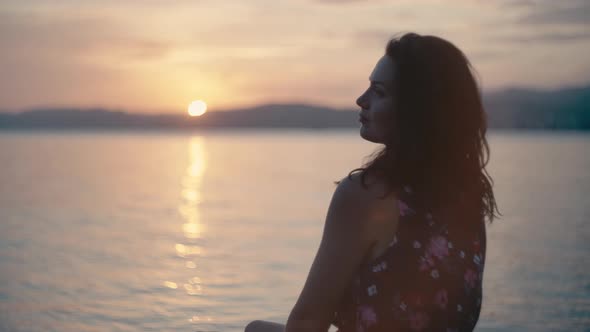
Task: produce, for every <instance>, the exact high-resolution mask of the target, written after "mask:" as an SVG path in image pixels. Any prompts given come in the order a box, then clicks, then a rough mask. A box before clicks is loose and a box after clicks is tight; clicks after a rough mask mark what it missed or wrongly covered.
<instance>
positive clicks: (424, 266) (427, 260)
mask: <svg viewBox="0 0 590 332" xmlns="http://www.w3.org/2000/svg"><path fill="white" fill-rule="evenodd" d="M433 266H434V259H432V256H431V255H430V253H428V252H427V253H425V254H424V256H423V257H420V271H426V270H430V268H431V267H433Z"/></svg>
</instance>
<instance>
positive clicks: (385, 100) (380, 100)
mask: <svg viewBox="0 0 590 332" xmlns="http://www.w3.org/2000/svg"><path fill="white" fill-rule="evenodd" d="M394 74H395V65H394V62H393V59H392V58H391V57H389V56H387V55H384V56H383V57H382V58H381V59H380V60H379V61H378V62H377V65H376V66H375V69H373V72H372V73H371V75H370V76H369V81H370V86H369V88H368V89H367V90H366V91H365V92H364V93H363V94H362V95H361V96H360V97H358V98H357V100H356V104H357V105H359V106H360V107H361V111H360V118H359V121H360V122H361V132H360V134H361V137H362V138H364V139H366V140H367V141H370V142H374V143H385V142H386V141H387V138H388V136H389V135H391V134H392V130H393V129H392V126H393V124H394V122H393V115H394V112H395V109H394V96H393V94H394V86H393V79H394Z"/></svg>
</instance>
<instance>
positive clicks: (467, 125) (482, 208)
mask: <svg viewBox="0 0 590 332" xmlns="http://www.w3.org/2000/svg"><path fill="white" fill-rule="evenodd" d="M385 53H386V55H387V56H390V57H391V58H392V59H393V60H394V63H395V79H394V83H395V84H394V85H395V86H394V101H395V103H396V113H395V114H394V113H393V110H392V117H391V119H390V120H388V121H390V124H391V125H390V126H389V127H390V129H391V133H392V134H391V135H389V137H388V138H387V141H386V142H385V146H384V148H382V149H381V150H380V151H376V152H375V153H374V154H373V155H372V156H371V157H372V159H371V160H369V161H368V162H366V163H364V165H363V167H361V168H357V169H354V170H352V171H351V172H350V173H349V175H348V176H349V177H350V176H351V175H352V173H354V172H356V171H362V173H361V182H362V183H363V185H365V186H366V183H365V182H366V178H365V176H366V175H367V172H368V173H371V174H378V175H379V177H380V178H381V179H383V180H384V181H385V184H386V186H387V188H388V193H391V192H392V191H395V192H400V190H403V188H404V187H406V186H409V188H412V190H413V192H414V193H415V195H417V196H418V197H419V198H420V199H419V201H420V202H421V203H420V204H421V205H423V206H424V207H425V208H427V209H429V210H431V211H442V212H441V213H450V214H451V215H453V216H455V218H456V217H458V216H460V218H456V219H457V225H456V226H459V227H461V228H464V227H468V226H474V224H475V221H476V220H478V221H481V220H484V218H485V217H487V219H488V220H489V222H490V223H491V222H492V221H493V219H494V218H495V217H498V215H496V212H498V214H499V211H498V207H497V205H496V201H495V198H494V193H493V190H492V185H493V180H492V179H491V177H490V175H489V174H488V172H487V171H486V169H485V167H486V165H487V163H488V161H489V155H490V150H489V146H488V142H487V140H486V130H487V119H486V113H485V111H484V108H483V105H482V101H481V94H480V91H479V88H478V86H477V83H476V81H475V79H474V75H473V73H472V70H473V69H472V66H471V64H470V63H469V60H468V59H467V57H466V56H465V55H464V54H463V52H461V51H460V50H459V49H458V48H457V47H456V46H454V45H453V44H451V43H450V42H448V41H446V40H444V39H441V38H439V37H435V36H421V35H418V34H415V33H408V34H405V35H403V36H402V37H401V38H393V39H391V40H390V41H389V42H388V44H387V47H386V52H385ZM391 74H392V78H393V77H394V76H393V75H394V73H391ZM459 224H461V225H459Z"/></svg>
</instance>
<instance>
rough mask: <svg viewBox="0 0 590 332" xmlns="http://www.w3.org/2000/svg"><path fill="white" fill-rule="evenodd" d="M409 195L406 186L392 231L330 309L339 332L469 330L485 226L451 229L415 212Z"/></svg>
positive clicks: (478, 297)
mask: <svg viewBox="0 0 590 332" xmlns="http://www.w3.org/2000/svg"><path fill="white" fill-rule="evenodd" d="M412 197H413V195H412V190H411V188H409V187H405V188H404V192H402V195H400V199H399V201H398V202H399V206H400V221H399V226H398V229H397V232H396V235H395V237H394V238H393V241H392V242H391V243H390V244H389V247H388V248H387V250H385V252H383V253H382V254H381V255H380V256H379V257H377V258H376V259H373V260H371V261H369V262H367V263H364V264H363V265H362V266H361V268H360V269H359V272H358V273H357V275H356V276H355V278H354V280H353V282H352V284H351V286H350V288H349V290H348V292H347V293H346V296H345V297H344V299H343V300H342V302H341V304H340V308H339V309H338V310H337V312H336V313H335V316H334V320H333V322H332V324H333V325H335V326H336V327H338V332H352V331H355V332H371V331H389V332H394V331H444V332H456V331H472V330H473V329H474V327H475V324H476V323H477V320H478V318H479V313H480V310H481V302H482V295H483V294H482V280H483V270H484V263H485V252H486V231H485V224H484V222H483V220H482V221H481V226H478V227H476V229H475V230H473V231H453V230H451V229H450V228H449V227H448V225H447V224H446V223H445V222H443V221H442V220H438V219H439V218H438V217H437V216H436V215H434V216H433V215H432V214H431V213H428V212H423V211H420V210H419V209H418V208H417V205H414V204H413V201H412ZM441 219H442V218H441Z"/></svg>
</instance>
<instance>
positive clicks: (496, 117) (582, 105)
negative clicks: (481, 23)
mask: <svg viewBox="0 0 590 332" xmlns="http://www.w3.org/2000/svg"><path fill="white" fill-rule="evenodd" d="M483 100H484V106H485V108H486V111H487V113H488V122H489V126H490V127H491V128H531V129H573V130H590V86H588V87H582V88H570V89H562V90H555V91H537V90H527V89H509V90H504V91H500V92H496V93H490V94H484V96H483ZM358 112H359V110H358V109H354V110H352V109H351V110H339V109H333V108H328V107H321V106H313V105H305V104H268V105H261V106H257V107H252V108H243V109H235V110H226V111H222V112H221V111H219V112H208V113H205V114H204V115H202V116H200V117H189V116H188V115H185V114H178V115H176V114H172V115H168V114H160V115H149V114H132V113H126V112H122V111H110V110H104V109H33V110H28V111H24V112H21V113H16V114H9V113H0V129H2V128H5V129H6V128H57V129H59V128H61V129H65V128H218V127H231V128H237V127H256V128H346V127H358V126H359V124H358Z"/></svg>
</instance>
